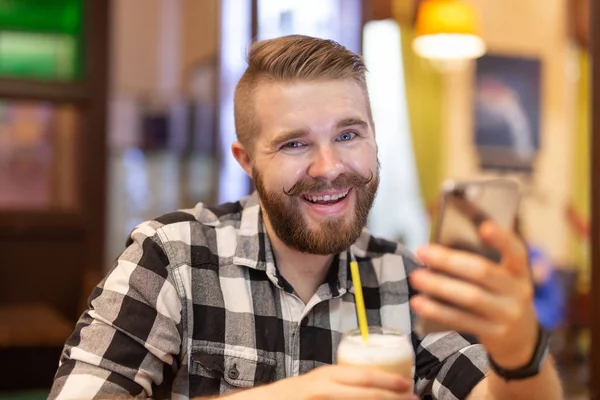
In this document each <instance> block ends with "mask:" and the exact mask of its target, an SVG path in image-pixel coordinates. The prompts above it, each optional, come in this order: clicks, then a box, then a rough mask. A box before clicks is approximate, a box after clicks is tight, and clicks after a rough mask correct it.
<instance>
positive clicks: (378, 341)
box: [337, 333, 413, 365]
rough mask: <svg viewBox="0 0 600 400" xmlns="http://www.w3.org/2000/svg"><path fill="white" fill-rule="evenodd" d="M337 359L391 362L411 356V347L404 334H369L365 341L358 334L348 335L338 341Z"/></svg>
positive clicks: (367, 362) (368, 362) (373, 362)
mask: <svg viewBox="0 0 600 400" xmlns="http://www.w3.org/2000/svg"><path fill="white" fill-rule="evenodd" d="M337 358H338V360H344V362H345V363H349V364H363V365H364V364H393V363H397V362H400V361H402V360H406V359H407V358H410V359H412V358H413V348H412V345H411V343H410V341H409V340H408V338H407V337H405V336H392V335H382V334H377V333H371V334H369V342H368V343H365V342H364V341H363V339H362V337H360V336H349V337H346V338H344V340H343V341H342V342H341V343H340V345H339V347H338V351H337Z"/></svg>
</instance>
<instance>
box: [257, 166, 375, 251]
mask: <svg viewBox="0 0 600 400" xmlns="http://www.w3.org/2000/svg"><path fill="white" fill-rule="evenodd" d="M252 179H253V180H254V184H255V186H256V191H257V192H258V195H259V197H260V200H261V203H262V209H263V211H264V212H265V213H266V215H267V217H268V219H269V222H270V223H271V226H272V228H273V230H274V231H275V234H276V235H277V237H278V238H279V239H280V240H281V241H282V242H283V243H284V244H285V245H286V246H288V247H290V248H293V249H295V250H298V251H300V252H302V253H309V254H319V255H330V254H337V253H340V252H342V251H345V250H347V249H348V248H349V247H350V246H351V245H352V244H353V243H354V242H356V240H357V239H358V237H359V236H360V234H361V233H362V230H363V228H364V227H365V225H366V224H367V218H368V216H369V211H370V210H371V206H372V205H373V200H374V199H375V194H376V193H377V188H378V186H379V171H377V172H376V173H375V174H371V176H370V177H369V178H364V177H362V176H360V175H358V174H354V173H348V174H342V175H339V176H338V177H337V178H335V179H334V180H333V181H331V182H327V181H325V180H322V179H314V178H310V177H306V178H304V179H302V180H300V181H298V182H296V184H294V186H292V188H291V189H289V190H287V191H286V190H284V189H282V190H281V191H271V190H268V189H267V188H266V187H265V185H264V181H263V177H262V174H261V173H260V172H259V171H258V170H257V169H256V168H253V169H252ZM346 188H351V189H352V190H351V192H354V194H355V199H356V200H355V210H354V213H353V215H350V216H348V214H347V213H344V214H342V215H338V216H335V217H330V218H327V219H326V220H324V221H323V222H322V223H320V224H319V226H318V227H317V228H311V227H310V225H309V221H308V220H307V217H305V216H304V215H303V214H302V211H301V209H302V208H301V206H300V204H299V202H301V201H304V200H302V199H300V196H302V195H303V194H306V193H318V192H321V191H324V190H327V189H346Z"/></svg>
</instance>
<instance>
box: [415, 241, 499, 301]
mask: <svg viewBox="0 0 600 400" xmlns="http://www.w3.org/2000/svg"><path fill="white" fill-rule="evenodd" d="M417 256H418V257H419V259H421V261H423V263H425V264H426V265H427V266H428V267H429V268H431V269H434V270H436V271H439V272H444V273H446V274H448V275H452V276H455V277H457V278H460V279H463V280H466V281H469V282H473V283H476V284H478V285H481V286H483V287H485V288H488V289H490V290H492V291H494V292H501V291H502V290H503V288H505V287H506V286H507V285H509V284H510V281H509V279H510V278H511V276H509V275H508V274H507V273H506V271H504V270H503V269H502V268H500V266H499V265H497V264H494V263H493V262H491V261H489V260H488V259H486V258H484V257H481V256H479V255H477V254H473V253H468V252H465V251H459V250H452V249H449V248H447V247H443V246H438V245H428V246H425V247H422V248H420V249H419V250H418V251H417Z"/></svg>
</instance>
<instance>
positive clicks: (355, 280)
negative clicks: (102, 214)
mask: <svg viewBox="0 0 600 400" xmlns="http://www.w3.org/2000/svg"><path fill="white" fill-rule="evenodd" d="M350 273H351V274H352V284H353V285H354V302H355V303H356V313H357V314H358V327H359V329H360V335H361V336H362V338H363V341H364V342H365V343H366V342H368V341H369V326H368V325H367V312H366V311H365V299H364V297H363V292H362V285H361V283H360V273H359V272H358V263H357V262H356V261H354V260H352V261H350Z"/></svg>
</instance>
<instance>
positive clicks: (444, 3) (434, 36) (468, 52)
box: [413, 0, 485, 61]
mask: <svg viewBox="0 0 600 400" xmlns="http://www.w3.org/2000/svg"><path fill="white" fill-rule="evenodd" d="M478 32H479V23H478V16H477V12H476V11H475V9H474V8H473V7H472V6H471V5H470V4H467V3H465V2H463V1H460V0H424V1H423V2H422V3H421V5H420V6H419V10H418V13H417V22H416V37H415V39H414V41H413V49H414V50H415V52H416V53H417V54H419V55H420V56H421V57H424V58H429V59H433V60H442V61H443V60H465V59H472V58H478V57H481V56H482V55H483V54H484V53H485V44H484V43H483V40H482V39H481V37H479V35H478Z"/></svg>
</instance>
